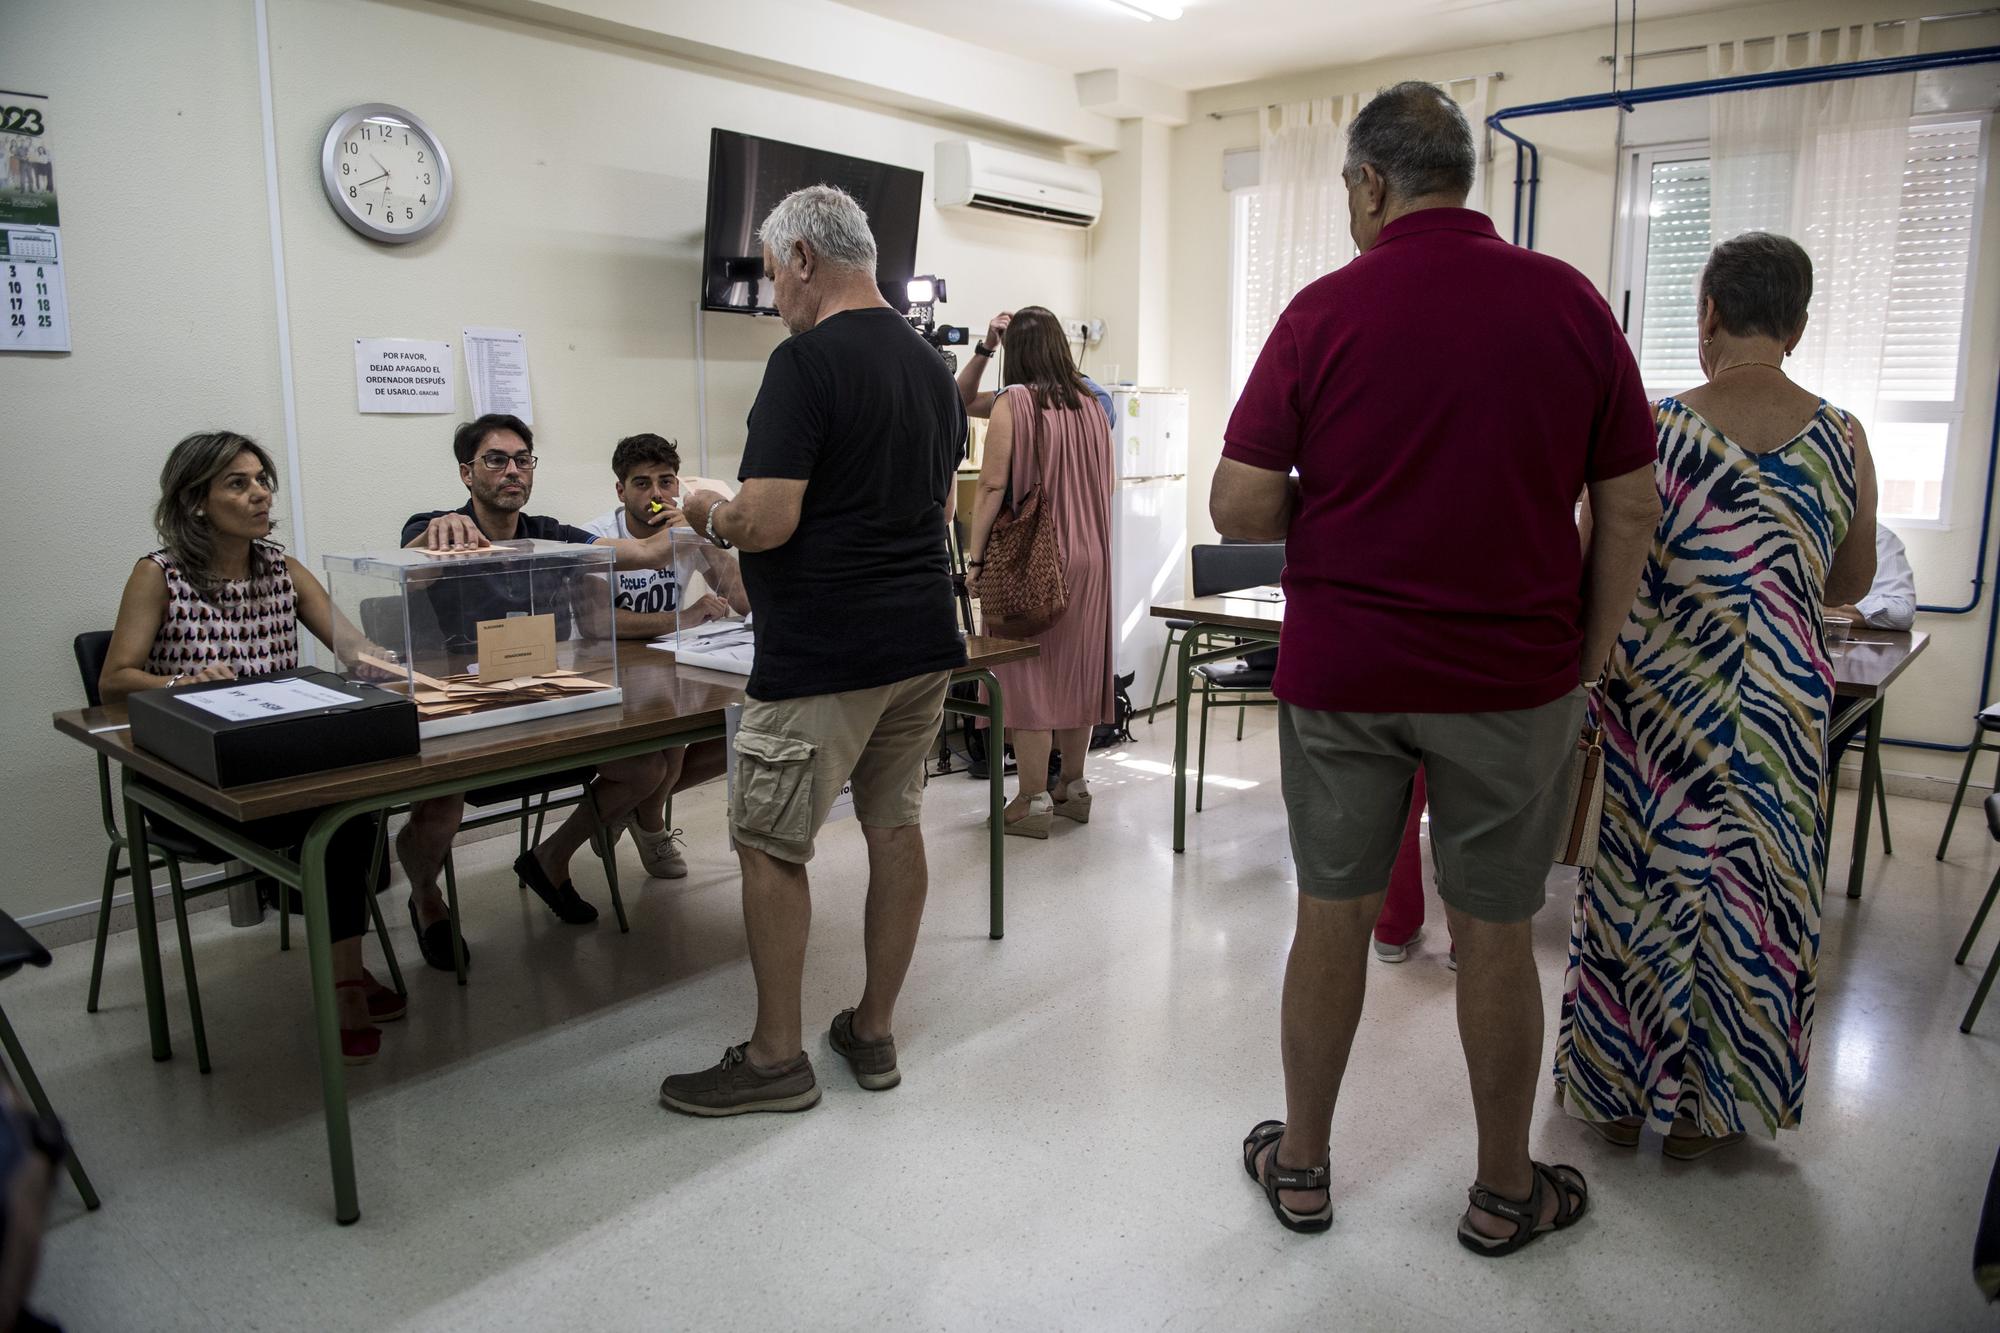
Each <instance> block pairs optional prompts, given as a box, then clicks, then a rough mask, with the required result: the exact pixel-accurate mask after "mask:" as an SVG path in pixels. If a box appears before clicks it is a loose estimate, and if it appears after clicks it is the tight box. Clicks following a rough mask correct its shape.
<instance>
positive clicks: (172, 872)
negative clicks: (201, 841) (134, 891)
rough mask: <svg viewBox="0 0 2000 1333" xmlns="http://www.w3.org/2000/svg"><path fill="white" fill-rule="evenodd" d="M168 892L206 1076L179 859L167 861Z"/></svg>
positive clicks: (197, 1058) (198, 1058)
mask: <svg viewBox="0 0 2000 1333" xmlns="http://www.w3.org/2000/svg"><path fill="white" fill-rule="evenodd" d="M167 888H168V889H169V890H170V891H171V892H172V894H173V902H174V933H175V934H176V935H178V936H179V938H180V942H181V975H182V976H183V977H184V978H185V979H186V982H187V997H188V1016H189V1017H190V1018H191V1019H192V1020H193V1021H194V1063H195V1068H197V1069H199V1070H200V1071H201V1072H202V1073H204V1074H206V1073H207V1072H208V1071H209V1064H208V1029H207V1027H206V1026H205V1025H204V1024H203V1023H202V1021H201V983H200V982H199V981H197V980H196V979H195V972H194V941H193V940H191V939H189V938H188V914H187V890H186V889H184V888H182V887H181V863H180V860H179V858H178V857H173V856H169V857H168V858H167Z"/></svg>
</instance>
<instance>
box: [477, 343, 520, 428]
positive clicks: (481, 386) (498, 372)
mask: <svg viewBox="0 0 2000 1333" xmlns="http://www.w3.org/2000/svg"><path fill="white" fill-rule="evenodd" d="M465 374H466V378H467V379H469V380H471V381H472V414H473V415H474V416H485V415H486V414H487V413H488V412H511V413H512V414H514V415H515V416H517V417H519V418H521V420H523V421H525V422H527V423H528V424H529V425H530V426H532V425H534V424H535V397H534V393H533V391H532V390H531V389H530V388H529V385H528V338H527V335H526V334H524V333H522V332H521V331H520V330H519V329H466V330H465Z"/></svg>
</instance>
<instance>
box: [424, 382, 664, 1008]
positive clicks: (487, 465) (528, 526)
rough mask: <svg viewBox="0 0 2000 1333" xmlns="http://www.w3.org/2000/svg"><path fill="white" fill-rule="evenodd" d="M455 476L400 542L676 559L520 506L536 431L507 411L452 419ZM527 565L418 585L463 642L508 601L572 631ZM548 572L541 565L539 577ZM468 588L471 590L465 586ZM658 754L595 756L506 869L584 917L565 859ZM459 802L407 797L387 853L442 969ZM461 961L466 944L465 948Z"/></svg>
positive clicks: (587, 907) (643, 543)
mask: <svg viewBox="0 0 2000 1333" xmlns="http://www.w3.org/2000/svg"><path fill="white" fill-rule="evenodd" d="M451 447H452V452H453V453H454V454H455V455H456V456H457V458H458V477H459V480H460V481H461V482H463V483H464V485H465V489H466V491H467V493H468V498H467V500H466V502H465V506H464V507H463V508H461V509H445V510H433V511H431V512H429V513H424V514H413V515H411V516H410V518H409V521H408V522H406V523H404V524H403V545H404V546H406V547H411V548H421V549H424V550H430V551H466V550H476V549H478V548H479V547H482V546H490V545H492V544H493V543H494V542H501V541H518V540H523V539H537V540H542V541H559V542H573V543H576V544H579V545H585V546H590V545H596V546H609V547H611V548H612V550H613V555H614V558H615V560H616V562H617V567H618V568H620V569H647V568H658V567H659V566H661V565H668V564H671V563H672V562H673V545H672V538H671V537H670V536H669V535H668V534H667V533H664V532H662V533H660V534H658V535H657V536H655V537H652V538H647V539H643V540H642V539H638V538H631V537H623V538H621V537H599V536H597V535H596V534H594V533H591V532H586V531H585V530H584V529H582V528H573V527H571V526H570V525H569V524H567V523H561V522H558V521H556V520H555V519H553V518H547V517H544V516H542V515H538V514H525V513H522V512H521V511H522V510H523V508H525V507H526V505H527V503H528V497H529V496H530V495H532V494H534V489H535V461H536V460H535V435H534V432H533V431H532V430H530V429H529V428H528V425H527V423H526V422H524V421H522V420H521V419H520V418H519V417H515V416H511V415H508V414H506V413H489V414H487V415H486V416H483V417H480V418H479V419H478V420H476V421H468V422H466V423H465V424H463V425H461V426H460V427H459V428H458V431H457V433H456V434H455V435H454V436H453V438H452V446H451ZM531 577H532V576H530V575H527V574H521V575H501V576H498V577H495V578H490V579H488V578H481V579H476V580H474V579H446V580H443V581H441V582H440V583H439V584H437V585H435V586H433V587H431V588H429V589H426V590H425V591H426V592H427V593H429V594H430V602H431V609H432V610H433V611H434V612H436V614H437V619H438V626H439V628H440V629H441V630H442V631H443V633H444V636H445V640H446V646H447V647H455V648H459V649H462V650H464V651H468V652H469V651H471V649H472V646H473V645H474V644H476V643H477V642H478V624H479V622H480V621H482V620H498V619H502V618H504V617H506V616H508V615H512V614H514V613H516V612H533V611H548V612H553V613H554V615H555V617H556V638H557V639H558V640H561V639H566V638H568V637H569V632H570V630H569V626H570V607H569V604H568V603H569V598H568V597H567V596H566V595H564V593H563V592H562V590H561V589H557V590H556V591H555V593H554V596H553V600H551V594H550V591H549V590H548V589H547V588H544V587H531V586H530V580H531ZM544 577H546V576H544ZM468 589H469V590H468ZM666 772H667V770H666V761H665V760H664V759H663V758H662V757H661V756H660V755H657V754H649V755H641V756H639V757H637V758H634V759H619V760H614V761H612V762H609V763H604V764H599V765H598V766H597V777H596V780H595V781H593V782H591V783H590V785H589V786H588V787H587V788H586V789H585V795H586V799H585V801H584V803H583V804H582V805H579V806H578V807H577V808H576V809H575V810H573V811H571V812H570V816H569V818H568V819H565V820H564V821H563V822H562V824H561V825H560V826H559V827H558V828H556V829H555V830H554V831H553V832H551V833H549V834H548V835H547V836H545V837H544V838H543V839H542V840H541V842H540V843H538V844H537V845H536V846H535V847H534V848H533V849H532V850H530V851H527V852H524V853H522V854H521V856H520V858H519V859H518V860H516V861H515V862H514V873H515V875H517V876H518V877H519V878H520V880H521V882H522V883H524V884H526V885H527V886H528V887H529V888H531V889H533V890H534V891H535V894H536V896H537V897H539V898H541V900H542V901H543V902H545V903H547V904H548V906H549V910H550V911H552V912H554V913H555V914H556V916H557V918H559V919H560V920H562V921H563V922H565V923H567V924H569V925H573V926H581V925H587V924H589V923H590V922H592V921H595V920H596V919H597V909H596V908H595V907H593V906H592V905H591V904H590V903H588V902H586V901H585V900H584V899H583V897H582V895H580V894H578V893H577V891H576V885H575V884H574V883H573V882H572V881H571V880H570V877H569V863H570V858H572V857H573V856H575V855H576V852H577V849H578V848H580V847H582V846H583V845H584V843H586V842H588V841H589V840H590V836H591V834H592V833H594V832H595V831H596V830H597V828H598V826H599V821H600V820H601V821H602V826H603V827H604V828H607V829H615V828H616V827H617V825H618V822H619V821H620V820H622V819H623V818H624V817H625V816H626V815H628V814H630V813H631V812H632V810H633V808H634V807H636V806H637V805H638V804H639V802H640V801H641V800H642V799H644V798H645V797H646V795H647V794H648V793H650V792H652V791H654V790H655V789H656V788H658V787H659V786H660V784H661V783H662V781H663V780H664V779H665V777H666ZM464 813H465V798H464V797H463V796H438V797H433V798H432V799H430V800H428V801H418V802H417V803H416V804H415V805H413V806H411V807H410V823H409V826H408V827H407V828H405V829H404V830H403V831H402V832H401V833H399V834H398V835H397V836H396V857H397V859H398V860H399V861H400V862H401V863H402V866H403V873H404V874H405V875H407V876H408V877H409V881H410V925H411V928H412V929H414V930H415V931H416V932H417V943H418V945H419V946H420V948H421V949H422V952H423V956H424V961H425V962H426V963H429V964H430V965H431V966H432V967H435V968H438V969H439V970H441V971H445V972H450V971H454V970H456V969H455V966H454V963H453V959H452V950H451V927H450V925H449V924H448V923H447V920H446V913H445V902H444V897H443V895H442V894H440V893H439V892H438V888H437V876H438V871H439V869H440V868H441V867H442V866H443V864H444V858H445V855H446V853H448V852H449V851H450V850H451V843H452V839H453V838H454V837H456V836H457V834H458V825H459V820H460V819H461V818H462V817H463V815H464ZM466 956H467V958H468V960H469V959H470V957H471V951H470V950H467V951H466Z"/></svg>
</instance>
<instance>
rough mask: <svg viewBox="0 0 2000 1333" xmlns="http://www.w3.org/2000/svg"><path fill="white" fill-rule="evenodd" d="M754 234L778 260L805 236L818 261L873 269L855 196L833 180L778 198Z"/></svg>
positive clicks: (870, 240)
mask: <svg viewBox="0 0 2000 1333" xmlns="http://www.w3.org/2000/svg"><path fill="white" fill-rule="evenodd" d="M757 237H758V239H759V240H761V241H763V242H764V244H765V245H768V246H770V247H771V253H772V254H774V255H776V256H777V257H778V262H779V263H783V262H784V259H785V256H786V255H787V254H789V253H791V249H792V246H793V245H794V244H796V243H797V242H799V241H804V242H805V244H806V248H807V249H809V250H811V251H812V252H813V255H814V256H815V257H816V258H817V259H819V261H820V262H821V263H823V264H831V265H833V266H834V267H835V268H852V269H860V270H861V271H862V272H865V273H869V274H873V273H874V272H875V234H874V233H873V232H871V231H869V230H868V215H867V214H866V213H864V212H862V211H861V205H860V204H857V203H855V202H854V196H853V195H851V194H849V193H848V192H847V191H845V190H843V189H841V188H839V187H838V186H834V185H808V186H807V187H806V188H805V189H803V190H794V191H792V192H791V193H790V194H788V195H786V196H785V197H784V198H783V199H781V200H779V201H778V206H777V207H776V208H774V209H772V210H771V211H770V213H769V214H768V215H766V216H765V218H764V224H763V225H762V226H761V227H759V228H757Z"/></svg>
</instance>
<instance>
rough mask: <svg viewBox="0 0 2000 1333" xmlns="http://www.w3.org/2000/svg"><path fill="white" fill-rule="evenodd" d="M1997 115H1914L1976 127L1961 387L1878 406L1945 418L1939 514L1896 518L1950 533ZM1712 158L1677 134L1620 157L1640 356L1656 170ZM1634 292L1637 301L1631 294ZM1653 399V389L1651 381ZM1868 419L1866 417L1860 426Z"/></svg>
mask: <svg viewBox="0 0 2000 1333" xmlns="http://www.w3.org/2000/svg"><path fill="white" fill-rule="evenodd" d="M1994 120H1995V115H1994V112H1993V111H1991V110H1986V111H1935V112H1924V113H1921V114H1918V115H1913V116H1911V117H1910V125H1911V127H1912V128H1916V127H1919V126H1929V125H1960V124H1976V125H1977V126H1978V127H1979V163H1978V167H1977V176H1976V183H1975V185H1974V187H1973V199H1972V217H1971V223H1970V226H1971V234H1972V253H1971V254H1970V256H1969V257H1968V258H1967V261H1966V287H1965V290H1966V298H1965V312H1964V314H1963V316H1962V319H1963V321H1964V323H1965V325H1966V328H1965V330H1964V332H1963V333H1962V334H1961V336H1960V338H1959V346H1958V372H1957V387H1958V392H1957V396H1956V397H1955V398H1952V399H1949V400H1941V399H1917V398H1894V399H1892V398H1886V397H1885V398H1883V399H1881V400H1880V401H1879V402H1878V404H1877V409H1876V420H1877V421H1880V422H1881V423H1883V424H1892V423H1925V424H1930V423H1940V422H1941V423H1943V424H1944V426H1945V442H1944V463H1943V467H1942V469H1941V472H1940V476H1939V485H1938V516H1937V517H1936V518H1916V517H1910V516H1907V515H1895V516H1894V521H1895V525H1896V527H1897V528H1899V529H1928V530H1933V531H1940V532H1949V531H1951V530H1952V528H1953V526H1954V525H1953V522H1952V506H1953V502H1954V500H1955V499H1956V498H1957V497H1956V491H1957V486H1956V482H1957V476H1958V470H1959V461H1960V459H1959V446H1960V443H1961V441H1962V440H1963V438H1964V433H1965V417H1966V413H1967V411H1968V410H1969V408H1970V400H1971V393H1972V369H1973V366H1972V344H1973V337H1974V330H1973V328H1972V327H1971V325H1972V323H1973V319H1974V304H1975V301H1976V298H1977V296H1978V293H1979V278H1980V269H1981V260H1982V258H1983V256H1982V255H1981V253H1980V251H1981V250H1982V249H1983V246H1982V245H1981V244H1980V242H1981V240H1982V238H1983V237H1984V234H1985V226H1986V191H1987V184H1988V172H1989V171H1990V170H1991V169H1992V158H1993V130H1994ZM1708 157H1709V141H1708V140H1707V139H1706V138H1677V139H1674V140H1671V141H1667V142H1661V143H1649V144H1627V145H1625V146H1624V148H1623V151H1622V152H1621V153H1620V154H1619V158H1618V166H1619V171H1620V173H1621V174H1622V177H1623V179H1622V180H1621V181H1620V182H1619V183H1618V186H1617V211H1616V216H1615V219H1614V222H1613V227H1612V247H1611V278H1612V282H1611V296H1612V301H1611V306H1612V314H1613V315H1614V316H1616V317H1617V318H1618V321H1619V327H1620V328H1622V329H1623V330H1624V332H1625V338H1626V342H1627V343H1628V344H1629V345H1630V347H1631V349H1632V355H1633V356H1634V357H1635V358H1637V357H1639V355H1640V349H1641V345H1642V344H1641V340H1642V337H1643V335H1644V331H1645V302H1644V291H1645V274H1646V253H1647V242H1648V237H1647V228H1646V226H1645V224H1646V223H1647V222H1648V221H1650V219H1651V216H1652V214H1651V206H1652V190H1653V168H1654V166H1655V165H1657V164H1659V163H1663V162H1687V161H1696V160H1704V159H1707V158H1708ZM1635 292H1636V294H1637V297H1638V299H1636V300H1635V299H1634V297H1635ZM1646 392H1647V393H1648V395H1649V396H1656V395H1654V393H1653V386H1651V385H1648V386H1646ZM1870 424H1871V423H1869V422H1863V423H1862V425H1863V427H1864V428H1865V427H1867V426H1868V425H1870Z"/></svg>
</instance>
